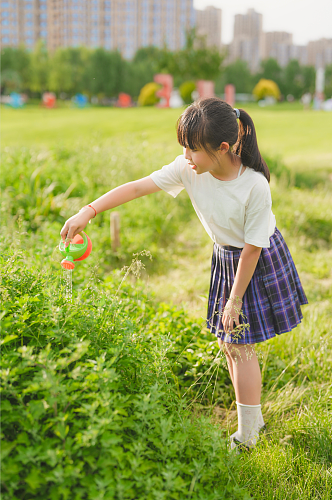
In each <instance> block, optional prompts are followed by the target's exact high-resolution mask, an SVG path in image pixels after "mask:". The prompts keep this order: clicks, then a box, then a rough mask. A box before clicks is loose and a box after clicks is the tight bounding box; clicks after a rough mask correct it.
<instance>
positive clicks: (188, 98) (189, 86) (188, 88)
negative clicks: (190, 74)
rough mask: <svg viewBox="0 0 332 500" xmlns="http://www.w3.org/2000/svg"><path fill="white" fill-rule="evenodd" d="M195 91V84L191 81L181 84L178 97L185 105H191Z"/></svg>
mask: <svg viewBox="0 0 332 500" xmlns="http://www.w3.org/2000/svg"><path fill="white" fill-rule="evenodd" d="M194 90H196V83H195V82H192V81H188V82H183V83H182V84H181V85H180V87H179V91H180V96H181V97H182V99H183V100H184V102H185V103H186V104H191V103H192V102H193V98H192V93H193V92H194Z"/></svg>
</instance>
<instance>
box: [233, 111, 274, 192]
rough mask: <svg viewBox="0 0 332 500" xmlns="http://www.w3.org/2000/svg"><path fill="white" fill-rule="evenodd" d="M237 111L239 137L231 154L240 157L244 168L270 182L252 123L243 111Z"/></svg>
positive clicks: (267, 169) (268, 172)
mask: <svg viewBox="0 0 332 500" xmlns="http://www.w3.org/2000/svg"><path fill="white" fill-rule="evenodd" d="M238 111H239V112H240V113H239V114H240V116H239V136H238V140H237V142H236V144H235V145H234V148H233V153H235V154H237V155H238V156H240V158H241V160H242V163H243V165H244V166H246V167H250V168H252V169H253V170H256V172H261V173H262V174H264V176H265V177H266V179H267V180H268V182H270V171H269V168H268V166H267V164H266V162H265V160H264V159H263V158H262V156H261V154H260V151H259V149H258V144H257V137H256V130H255V126H254V122H253V121H252V119H251V118H250V116H249V115H248V113H247V112H246V111H244V109H239V110H238Z"/></svg>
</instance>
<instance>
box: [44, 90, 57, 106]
mask: <svg viewBox="0 0 332 500" xmlns="http://www.w3.org/2000/svg"><path fill="white" fill-rule="evenodd" d="M55 103H56V97H55V94H53V92H44V93H43V105H44V106H45V107H46V108H48V109H52V108H54V107H55Z"/></svg>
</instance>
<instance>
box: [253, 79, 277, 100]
mask: <svg viewBox="0 0 332 500" xmlns="http://www.w3.org/2000/svg"><path fill="white" fill-rule="evenodd" d="M252 93H253V94H254V96H255V97H256V99H257V100H258V101H259V100H260V99H264V98H265V97H274V98H275V99H276V100H278V99H280V90H279V87H278V85H277V84H276V83H275V82H274V81H272V80H265V79H264V78H261V79H260V80H259V82H258V83H257V85H256V86H255V88H254V90H253V91H252Z"/></svg>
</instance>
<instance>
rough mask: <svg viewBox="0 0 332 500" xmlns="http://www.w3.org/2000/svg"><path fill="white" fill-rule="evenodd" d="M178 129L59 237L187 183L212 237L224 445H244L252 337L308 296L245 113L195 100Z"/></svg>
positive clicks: (255, 430)
mask: <svg viewBox="0 0 332 500" xmlns="http://www.w3.org/2000/svg"><path fill="white" fill-rule="evenodd" d="M237 119H238V120H239V123H238V122H237ZM177 136H178V141H179V143H180V144H181V145H182V146H183V155H181V156H178V157H177V158H176V159H175V160H174V161H173V162H172V163H170V164H169V165H166V166H164V167H163V168H162V169H161V170H158V171H156V172H153V173H152V174H151V175H149V176H148V177H145V178H143V179H139V180H137V181H134V182H129V183H127V184H124V185H122V186H120V187H117V188H115V189H113V190H112V191H110V192H108V193H106V194H105V195H103V196H102V197H101V198H98V199H97V200H95V201H94V202H93V203H92V204H90V205H87V206H86V207H84V208H83V209H81V210H80V212H79V213H78V214H76V215H74V216H73V217H71V218H70V219H68V220H67V222H66V223H65V225H64V227H63V228H62V230H61V237H62V239H63V240H65V239H66V238H67V239H69V240H71V239H72V238H73V237H74V236H75V234H77V233H78V232H79V231H82V230H83V229H84V228H85V226H86V225H87V223H88V222H89V220H90V219H91V218H93V217H95V216H96V215H97V214H98V213H100V212H103V211H104V210H109V209H112V208H115V207H117V206H119V205H121V204H123V203H126V202H127V201H130V200H133V199H135V198H139V197H141V196H145V195H147V194H151V193H155V192H157V191H160V190H161V189H162V190H164V191H166V192H167V193H169V194H171V195H172V196H174V197H176V196H177V195H178V194H179V193H180V191H182V189H186V191H187V192H188V194H189V196H190V199H191V201H192V204H193V206H194V209H195V211H196V213H197V215H198V217H199V219H200V221H201V222H202V224H203V226H204V228H205V229H206V231H207V233H208V234H209V236H210V237H211V239H212V240H213V242H214V247H213V256H212V267H211V282H210V292H209V303H208V319H207V324H208V327H209V328H210V330H211V332H213V333H214V334H215V335H216V337H217V339H218V344H219V346H220V348H221V349H223V350H224V352H225V355H226V359H227V364H228V369H229V373H230V377H231V380H232V383H233V386H234V389H235V394H236V403H237V413H238V430H237V431H236V432H235V433H234V434H233V435H232V436H231V447H232V448H235V447H237V446H238V447H239V448H240V449H243V448H251V447H253V446H255V444H256V442H257V438H258V434H259V431H260V430H262V429H263V428H264V427H265V425H264V420H263V416H262V412H261V404H260V399H261V373H260V368H259V363H258V359H257V356H256V354H255V350H254V344H256V343H259V342H263V341H265V340H268V339H270V338H272V337H274V336H276V335H280V334H281V333H285V332H289V331H290V330H292V329H293V328H295V327H296V326H297V325H298V324H299V323H300V322H301V320H302V318H303V315H302V312H301V307H300V306H301V305H303V304H307V303H308V301H307V298H306V295H305V293H304V291H303V288H302V285H301V282H300V279H299V276H298V273H297V271H296V268H295V265H294V262H293V259H292V256H291V254H290V252H289V250H288V247H287V245H286V243H285V241H284V239H283V237H282V235H281V233H280V231H279V230H278V229H277V227H276V220H275V216H274V215H273V213H272V211H271V206H272V201H271V193H270V187H269V181H270V173H269V169H268V167H267V165H266V163H265V161H264V160H263V158H262V157H261V154H260V152H259V149H258V145H257V140H256V132H255V127H254V124H253V121H252V119H251V118H250V116H249V115H248V113H246V112H245V111H244V110H243V109H240V110H238V109H233V108H232V107H231V106H229V105H228V104H227V103H226V102H224V101H222V100H221V99H218V98H209V99H202V100H199V101H197V102H195V103H193V104H192V105H191V106H189V107H188V108H187V109H186V110H185V111H184V113H183V114H182V115H181V116H180V118H179V120H178V124H177ZM248 347H250V349H249V351H248ZM239 359H240V360H241V362H239Z"/></svg>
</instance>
